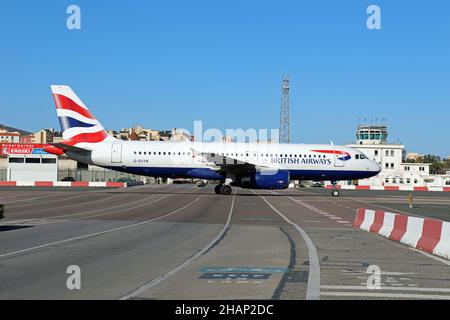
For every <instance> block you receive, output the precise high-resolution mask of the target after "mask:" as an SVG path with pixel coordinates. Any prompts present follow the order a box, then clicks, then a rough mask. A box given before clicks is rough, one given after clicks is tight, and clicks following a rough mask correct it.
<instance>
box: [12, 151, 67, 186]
mask: <svg viewBox="0 0 450 320" xmlns="http://www.w3.org/2000/svg"><path fill="white" fill-rule="evenodd" d="M57 178H58V158H57V157H56V156H55V155H52V154H23V155H9V156H8V168H7V181H56V180H57Z"/></svg>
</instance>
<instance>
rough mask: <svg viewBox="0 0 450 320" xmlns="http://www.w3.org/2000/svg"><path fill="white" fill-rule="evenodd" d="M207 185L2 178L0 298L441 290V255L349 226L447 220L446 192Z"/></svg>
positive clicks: (447, 286)
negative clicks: (384, 216) (9, 183)
mask: <svg viewBox="0 0 450 320" xmlns="http://www.w3.org/2000/svg"><path fill="white" fill-rule="evenodd" d="M213 187H214V186H211V185H208V186H206V187H204V188H198V187H195V186H193V185H148V186H139V187H133V188H122V189H87V188H85V189H58V188H55V189H52V188H14V189H11V188H0V202H1V203H4V204H5V216H6V218H5V219H3V220H0V288H1V290H0V299H450V261H448V260H444V259H441V258H438V257H434V256H431V255H429V254H425V253H422V252H419V251H416V250H414V249H411V248H409V247H406V246H404V245H401V244H399V243H396V242H392V241H390V240H387V239H384V238H382V237H379V236H377V235H374V234H371V233H367V232H364V231H361V230H355V229H354V228H353V227H352V226H351V222H352V221H353V219H354V217H355V214H356V209H357V208H358V207H365V208H370V209H378V210H385V211H392V212H400V213H408V214H412V215H417V216H428V217H433V218H437V219H442V220H446V221H450V194H448V193H447V194H446V193H438V192H436V193H433V192H414V195H413V197H414V208H412V209H410V208H409V207H408V203H407V198H408V194H409V193H408V192H399V191H362V190H358V191H351V190H348V191H347V190H343V191H342V196H341V197H339V198H333V197H331V196H330V195H329V191H328V190H324V189H319V188H318V189H315V188H311V189H306V188H302V189H289V190H281V191H269V190H256V191H252V190H244V189H239V188H235V189H234V191H235V193H234V194H233V195H230V196H224V195H216V194H214V192H213ZM72 265H76V266H78V267H79V268H80V270H81V278H80V279H81V289H79V290H77V289H74V290H69V289H68V287H67V285H66V282H67V279H68V278H69V277H70V274H68V273H67V272H66V271H67V268H68V267H69V266H72ZM368 270H369V271H370V272H373V271H372V270H375V271H376V270H380V271H381V277H380V279H381V283H380V286H381V287H379V288H378V287H375V288H374V287H373V285H376V284H377V282H376V281H374V280H373V279H374V277H373V276H374V275H373V273H370V272H369V273H368ZM368 284H369V286H368Z"/></svg>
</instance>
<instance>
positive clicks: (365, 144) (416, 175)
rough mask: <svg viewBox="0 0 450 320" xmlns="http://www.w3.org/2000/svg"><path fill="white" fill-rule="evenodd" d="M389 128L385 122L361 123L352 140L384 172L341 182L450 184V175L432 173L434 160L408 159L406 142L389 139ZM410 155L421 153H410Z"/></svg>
mask: <svg viewBox="0 0 450 320" xmlns="http://www.w3.org/2000/svg"><path fill="white" fill-rule="evenodd" d="M387 138H388V130H387V126H385V125H360V126H358V128H357V131H356V142H355V143H353V144H348V145H347V146H348V147H352V148H355V149H358V150H360V151H361V152H362V153H364V154H365V155H366V156H367V157H368V158H369V159H371V160H373V161H375V162H377V163H378V164H379V165H380V166H381V172H380V173H379V174H378V175H377V176H375V177H372V178H368V179H361V180H358V181H347V182H342V183H340V184H342V185H346V184H357V185H361V186H398V185H410V186H436V187H445V186H449V185H450V175H448V172H447V174H444V175H433V174H430V163H420V162H406V161H405V160H406V158H407V157H406V156H407V153H406V150H405V146H404V145H403V144H401V143H391V142H388V140H387ZM409 155H410V157H409V158H410V159H412V158H414V157H417V155H416V154H409Z"/></svg>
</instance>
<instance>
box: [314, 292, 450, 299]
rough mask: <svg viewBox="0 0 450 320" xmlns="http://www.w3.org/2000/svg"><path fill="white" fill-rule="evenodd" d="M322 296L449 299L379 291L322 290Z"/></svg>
mask: <svg viewBox="0 0 450 320" xmlns="http://www.w3.org/2000/svg"><path fill="white" fill-rule="evenodd" d="M321 295H322V296H332V297H366V298H368V297H371V298H397V299H421V300H423V299H433V300H450V295H448V296H446V295H436V294H409V293H381V292H322V293H321Z"/></svg>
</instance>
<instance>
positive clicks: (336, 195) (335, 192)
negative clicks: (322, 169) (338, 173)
mask: <svg viewBox="0 0 450 320" xmlns="http://www.w3.org/2000/svg"><path fill="white" fill-rule="evenodd" d="M331 184H332V185H333V191H331V195H332V196H333V197H339V194H340V192H339V190H338V188H337V187H336V185H337V182H336V181H331Z"/></svg>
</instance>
